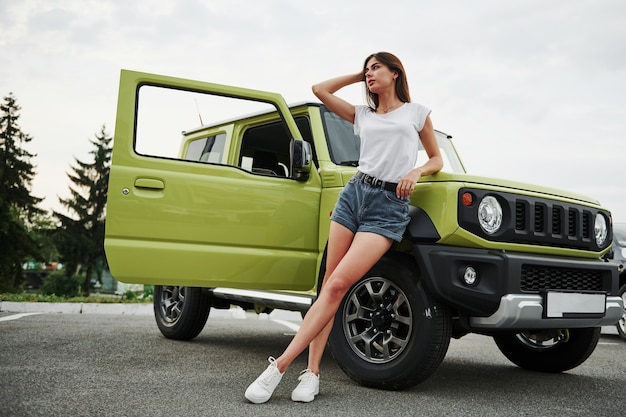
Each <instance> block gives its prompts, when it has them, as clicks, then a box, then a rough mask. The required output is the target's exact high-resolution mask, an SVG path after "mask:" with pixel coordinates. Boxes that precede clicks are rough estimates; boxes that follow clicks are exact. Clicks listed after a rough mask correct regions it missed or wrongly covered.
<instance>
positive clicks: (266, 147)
mask: <svg viewBox="0 0 626 417" xmlns="http://www.w3.org/2000/svg"><path fill="white" fill-rule="evenodd" d="M245 114H247V115H249V116H245V117H244V116H242V115H245ZM198 125H201V127H200V128H197V126H198ZM253 129H254V130H253ZM181 132H183V133H181ZM194 132H196V133H194ZM203 132H206V133H203ZM269 132H271V134H268V133H269ZM301 137H302V136H301V135H300V132H299V131H298V128H297V126H296V123H295V122H294V119H293V117H292V115H291V114H290V112H289V108H288V106H287V105H286V103H285V101H284V100H283V98H282V97H281V96H280V95H278V94H274V93H268V92H262V91H254V90H247V89H242V88H237V87H229V86H223V85H217V84H211V83H205V82H199V81H191V80H184V79H179V78H173V77H166V76H160V75H153V74H146V73H139V72H133V71H126V70H123V71H122V72H121V77H120V89H119V97H118V107H117V119H116V127H115V137H114V148H113V157H112V165H111V172H110V178H109V188H108V201H107V219H106V238H105V250H106V255H107V260H108V263H109V266H110V269H111V273H112V275H113V276H114V277H115V278H116V279H118V280H120V281H123V282H132V283H145V284H155V285H177V286H195V287H218V286H228V287H230V288H256V289H276V290H310V289H311V288H313V286H314V285H315V278H316V267H317V264H318V257H319V255H320V249H319V243H318V225H319V223H318V222H319V200H320V189H321V182H320V178H319V176H318V174H317V172H316V170H315V169H310V157H309V158H308V160H307V152H308V151H309V150H310V147H309V144H308V143H306V142H303V141H301V140H300V139H299V138H301ZM253 151H254V152H253ZM272 152H275V153H278V154H279V157H280V158H279V162H277V161H274V163H277V164H278V168H276V169H277V170H278V169H280V171H281V172H280V175H271V172H270V171H268V169H266V168H263V169H256V168H255V166H254V164H255V163H256V161H257V160H258V161H259V162H260V161H261V158H266V157H267V154H268V153H272ZM285 152H287V156H285ZM309 153H310V152H309ZM257 155H258V157H257ZM261 155H263V156H261ZM255 158H256V159H255ZM281 158H282V159H281ZM307 164H308V165H307Z"/></svg>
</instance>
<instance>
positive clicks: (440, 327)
mask: <svg viewBox="0 0 626 417" xmlns="http://www.w3.org/2000/svg"><path fill="white" fill-rule="evenodd" d="M418 277H419V273H418V271H417V267H416V266H415V265H414V263H413V262H411V261H408V260H401V259H394V258H392V257H387V258H383V259H381V260H380V261H379V262H378V263H377V264H376V265H375V266H374V267H373V268H372V269H371V270H370V271H369V272H368V273H367V274H366V275H365V276H364V277H363V278H362V279H361V280H359V281H358V282H356V283H355V284H354V285H353V286H352V287H351V288H350V290H349V291H348V292H347V293H346V296H345V297H344V299H343V300H342V302H341V304H340V305H339V309H338V311H337V314H336V316H335V321H334V325H333V329H332V331H331V334H330V337H329V343H330V347H331V352H332V354H333V357H334V358H335V360H336V362H337V363H338V364H339V367H340V368H341V369H342V370H343V372H344V373H346V375H348V376H349V377H350V378H352V379H353V380H354V381H356V382H358V383H359V384H362V385H364V386H368V387H373V388H378V389H388V390H399V389H403V388H407V387H410V386H414V385H417V384H419V383H421V382H423V381H424V380H426V379H427V378H428V377H429V376H430V375H431V374H432V373H433V372H434V371H435V370H436V369H437V367H438V366H439V365H440V363H441V361H442V360H443V358H444V357H445V355H446V352H447V350H448V346H449V344H450V335H451V326H452V322H451V318H450V313H449V311H448V310H447V309H446V308H445V307H444V306H443V305H442V304H439V303H438V302H436V301H435V300H433V299H432V298H431V296H430V295H429V294H428V293H427V292H426V290H425V288H424V287H423V286H422V284H421V282H420V281H419V279H418Z"/></svg>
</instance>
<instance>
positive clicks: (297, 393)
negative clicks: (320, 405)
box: [291, 369, 320, 403]
mask: <svg viewBox="0 0 626 417" xmlns="http://www.w3.org/2000/svg"><path fill="white" fill-rule="evenodd" d="M298 381H300V383H299V384H298V386H297V387H296V389H294V390H293V391H292V392H291V399H292V400H293V401H301V402H303V403H310V402H311V401H313V400H314V399H315V396H316V395H317V394H319V393H320V377H319V376H318V375H315V374H314V373H313V372H312V371H311V370H310V369H305V370H304V371H302V372H300V376H299V377H298Z"/></svg>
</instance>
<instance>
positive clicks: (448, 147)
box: [320, 106, 465, 174]
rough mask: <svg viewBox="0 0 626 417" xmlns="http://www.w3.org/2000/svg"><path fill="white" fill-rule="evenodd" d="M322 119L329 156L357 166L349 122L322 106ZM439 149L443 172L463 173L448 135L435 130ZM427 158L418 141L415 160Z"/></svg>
mask: <svg viewBox="0 0 626 417" xmlns="http://www.w3.org/2000/svg"><path fill="white" fill-rule="evenodd" d="M320 109H321V111H322V120H323V121H324V130H325V131H326V140H327V141H328V149H329V151H330V158H331V159H332V161H333V162H334V163H335V164H337V165H344V166H355V167H356V166H358V164H359V150H360V148H361V140H360V138H359V137H358V136H357V135H355V134H354V129H353V126H352V124H351V123H349V122H347V121H346V120H344V119H342V118H340V117H339V116H337V115H336V114H335V113H333V112H331V111H330V110H328V109H327V108H326V107H324V106H322V107H321V108H320ZM435 136H436V137H437V142H438V143H439V149H440V151H441V156H442V158H443V169H442V171H445V172H453V173H461V174H462V173H465V169H464V168H463V164H462V163H461V161H460V159H459V157H458V155H457V153H456V150H455V149H454V146H453V145H452V141H451V140H450V137H449V136H447V135H446V134H445V133H442V132H438V131H435ZM427 158H428V156H427V155H426V151H425V150H424V147H423V146H422V144H421V143H420V146H419V153H418V156H417V162H418V164H419V165H421V164H423V163H424V161H425V160H426V159H427Z"/></svg>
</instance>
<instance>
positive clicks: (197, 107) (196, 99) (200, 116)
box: [195, 98, 204, 125]
mask: <svg viewBox="0 0 626 417" xmlns="http://www.w3.org/2000/svg"><path fill="white" fill-rule="evenodd" d="M195 101H196V109H198V117H199V118H200V125H204V123H202V114H200V106H198V98H195Z"/></svg>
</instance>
